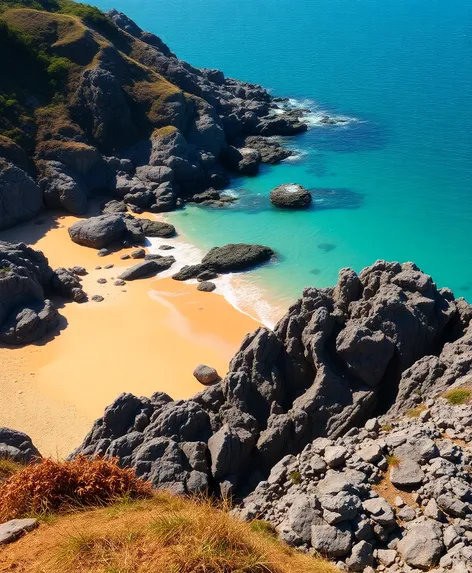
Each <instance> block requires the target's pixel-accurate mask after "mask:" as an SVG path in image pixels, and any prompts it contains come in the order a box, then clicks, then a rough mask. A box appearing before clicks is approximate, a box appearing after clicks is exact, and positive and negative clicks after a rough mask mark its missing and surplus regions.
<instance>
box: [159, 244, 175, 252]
mask: <svg viewBox="0 0 472 573" xmlns="http://www.w3.org/2000/svg"><path fill="white" fill-rule="evenodd" d="M159 249H160V250H161V251H171V250H172V249H175V247H173V246H172V245H161V246H160V247H159Z"/></svg>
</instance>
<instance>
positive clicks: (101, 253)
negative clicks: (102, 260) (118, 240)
mask: <svg viewBox="0 0 472 573" xmlns="http://www.w3.org/2000/svg"><path fill="white" fill-rule="evenodd" d="M97 255H98V256H99V257H108V255H111V251H110V249H100V250H99V251H97Z"/></svg>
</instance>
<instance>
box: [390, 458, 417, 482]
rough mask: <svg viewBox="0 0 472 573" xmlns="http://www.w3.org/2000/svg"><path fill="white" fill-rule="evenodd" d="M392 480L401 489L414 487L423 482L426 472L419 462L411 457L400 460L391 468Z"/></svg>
mask: <svg viewBox="0 0 472 573" xmlns="http://www.w3.org/2000/svg"><path fill="white" fill-rule="evenodd" d="M390 480H391V482H392V483H393V485H395V486H397V487H398V488H400V489H404V488H409V487H414V486H418V485H420V484H421V483H422V482H423V480H424V472H423V470H422V469H421V466H420V465H419V464H418V463H417V462H415V461H413V460H409V459H406V460H400V462H399V463H398V464H397V465H395V466H393V467H392V469H391V470H390Z"/></svg>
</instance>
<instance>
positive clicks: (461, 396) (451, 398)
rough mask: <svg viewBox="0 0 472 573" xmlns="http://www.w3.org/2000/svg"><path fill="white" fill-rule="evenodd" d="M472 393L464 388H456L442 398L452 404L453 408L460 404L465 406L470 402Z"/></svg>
mask: <svg viewBox="0 0 472 573" xmlns="http://www.w3.org/2000/svg"><path fill="white" fill-rule="evenodd" d="M471 395H472V392H471V391H470V390H467V389H466V388H456V389H455V390H449V392H446V393H445V394H444V398H446V400H447V401H448V402H449V404H452V405H453V406H461V405H462V404H467V403H468V402H469V401H470V397H471Z"/></svg>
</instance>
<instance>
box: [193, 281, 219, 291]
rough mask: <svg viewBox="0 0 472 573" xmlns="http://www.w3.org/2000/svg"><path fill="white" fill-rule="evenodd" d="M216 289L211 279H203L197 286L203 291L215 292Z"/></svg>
mask: <svg viewBox="0 0 472 573" xmlns="http://www.w3.org/2000/svg"><path fill="white" fill-rule="evenodd" d="M215 289H216V285H215V283H212V282H210V281H203V282H201V283H200V284H199V285H198V286H197V290H199V291H201V292H213V291H214V290H215Z"/></svg>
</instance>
